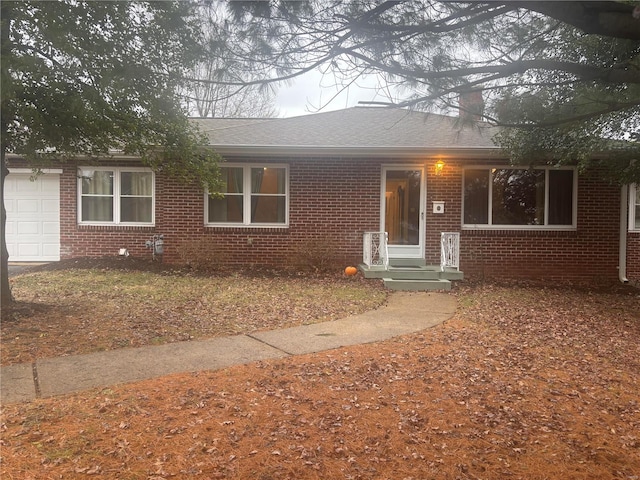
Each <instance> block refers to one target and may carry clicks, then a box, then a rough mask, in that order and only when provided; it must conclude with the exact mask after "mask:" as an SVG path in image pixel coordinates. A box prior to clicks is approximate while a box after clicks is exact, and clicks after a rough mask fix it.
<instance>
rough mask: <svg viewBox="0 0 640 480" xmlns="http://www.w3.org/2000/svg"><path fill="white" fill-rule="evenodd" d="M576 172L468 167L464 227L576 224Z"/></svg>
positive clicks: (565, 226)
mask: <svg viewBox="0 0 640 480" xmlns="http://www.w3.org/2000/svg"><path fill="white" fill-rule="evenodd" d="M576 191H577V174H576V171H575V170H574V169H569V168H567V169H552V168H533V169H525V168H513V167H511V168H504V167H499V168H467V169H465V170H464V181H463V219H462V223H463V226H465V227H468V228H517V229H536V228H538V229H541V228H543V229H562V228H565V229H566V228H575V225H576V203H577V201H576V199H577V196H576Z"/></svg>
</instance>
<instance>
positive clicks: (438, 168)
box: [436, 160, 444, 176]
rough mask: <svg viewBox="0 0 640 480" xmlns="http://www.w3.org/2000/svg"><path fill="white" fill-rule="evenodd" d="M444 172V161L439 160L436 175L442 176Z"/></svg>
mask: <svg viewBox="0 0 640 480" xmlns="http://www.w3.org/2000/svg"><path fill="white" fill-rule="evenodd" d="M443 170H444V162H443V161H442V160H438V161H437V162H436V175H438V176H440V175H442V171H443Z"/></svg>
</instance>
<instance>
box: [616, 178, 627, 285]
mask: <svg viewBox="0 0 640 480" xmlns="http://www.w3.org/2000/svg"><path fill="white" fill-rule="evenodd" d="M628 208H629V185H623V186H622V187H621V189H620V248H619V249H618V252H619V257H618V278H619V279H620V281H621V282H622V283H629V279H628V278H627V224H628V222H629V218H628V215H629V214H628Z"/></svg>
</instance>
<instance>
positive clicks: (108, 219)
mask: <svg viewBox="0 0 640 480" xmlns="http://www.w3.org/2000/svg"><path fill="white" fill-rule="evenodd" d="M78 196H79V200H78V219H79V223H86V224H114V225H153V223H154V176H153V172H152V171H151V170H147V169H142V168H140V169H135V168H90V167H85V168H81V169H80V171H79V175H78Z"/></svg>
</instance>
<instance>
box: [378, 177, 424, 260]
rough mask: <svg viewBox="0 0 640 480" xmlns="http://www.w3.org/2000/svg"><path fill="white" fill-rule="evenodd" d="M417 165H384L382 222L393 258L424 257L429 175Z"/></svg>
mask: <svg viewBox="0 0 640 480" xmlns="http://www.w3.org/2000/svg"><path fill="white" fill-rule="evenodd" d="M424 176H425V175H424V169H423V168H421V167H415V166H387V167H383V168H382V188H381V193H382V195H381V197H382V198H381V203H380V217H381V218H380V225H381V228H382V230H383V231H385V232H387V233H388V235H389V242H388V247H389V257H390V258H424V239H425V223H424V217H425V207H424V205H425V198H426V197H425V178H424Z"/></svg>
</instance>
